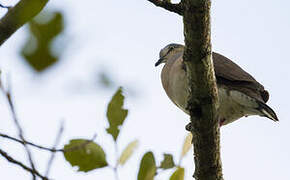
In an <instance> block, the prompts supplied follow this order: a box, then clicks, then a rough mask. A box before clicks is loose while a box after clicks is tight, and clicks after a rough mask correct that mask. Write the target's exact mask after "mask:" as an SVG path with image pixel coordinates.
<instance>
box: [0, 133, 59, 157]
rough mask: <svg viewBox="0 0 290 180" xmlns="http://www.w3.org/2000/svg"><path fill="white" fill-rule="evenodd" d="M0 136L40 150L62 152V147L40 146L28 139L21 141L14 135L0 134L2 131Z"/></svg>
mask: <svg viewBox="0 0 290 180" xmlns="http://www.w3.org/2000/svg"><path fill="white" fill-rule="evenodd" d="M0 137H3V138H7V139H10V140H13V141H15V142H18V143H20V144H22V145H24V144H27V145H30V146H33V147H35V148H38V149H41V150H46V151H50V152H53V153H54V152H63V149H51V148H47V147H44V146H40V145H37V144H34V143H32V142H28V141H25V142H24V141H21V140H19V139H17V138H14V137H11V136H8V135H6V134H2V133H0Z"/></svg>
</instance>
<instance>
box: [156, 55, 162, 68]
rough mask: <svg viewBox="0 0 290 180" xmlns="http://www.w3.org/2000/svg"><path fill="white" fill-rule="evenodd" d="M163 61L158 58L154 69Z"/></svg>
mask: <svg viewBox="0 0 290 180" xmlns="http://www.w3.org/2000/svg"><path fill="white" fill-rule="evenodd" d="M163 60H164V58H163V57H162V58H160V59H159V60H158V61H157V62H156V63H155V67H156V66H158V65H159V64H161V63H162V61H163Z"/></svg>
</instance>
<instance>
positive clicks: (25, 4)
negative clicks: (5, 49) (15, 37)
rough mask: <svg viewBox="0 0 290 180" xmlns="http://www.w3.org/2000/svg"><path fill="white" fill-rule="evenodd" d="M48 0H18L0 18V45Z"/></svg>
mask: <svg viewBox="0 0 290 180" xmlns="http://www.w3.org/2000/svg"><path fill="white" fill-rule="evenodd" d="M47 2H48V0H20V1H19V2H18V3H17V4H16V5H15V6H14V7H12V8H10V9H9V11H8V12H7V14H6V15H5V16H4V17H3V18H2V19H1V20H0V46H1V45H2V44H3V43H4V42H5V41H6V40H7V39H8V38H9V37H10V36H11V35H12V34H13V33H15V32H16V31H17V30H18V29H19V28H20V27H21V26H22V25H24V24H25V23H27V22H28V21H29V20H31V19H32V18H33V17H34V16H36V15H37V14H38V13H39V12H40V11H41V10H42V9H43V7H44V6H45V5H46V3H47Z"/></svg>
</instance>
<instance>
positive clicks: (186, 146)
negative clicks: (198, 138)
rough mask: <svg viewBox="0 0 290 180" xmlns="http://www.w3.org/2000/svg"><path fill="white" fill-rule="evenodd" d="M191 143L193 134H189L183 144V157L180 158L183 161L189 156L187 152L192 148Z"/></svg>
mask: <svg viewBox="0 0 290 180" xmlns="http://www.w3.org/2000/svg"><path fill="white" fill-rule="evenodd" d="M191 142H192V134H191V133H188V135H187V136H186V138H185V140H184V143H183V147H182V152H181V157H180V158H181V159H182V158H183V157H184V156H185V155H186V154H187V152H188V151H189V150H190V148H191V147H192V145H191Z"/></svg>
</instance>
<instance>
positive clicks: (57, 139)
mask: <svg viewBox="0 0 290 180" xmlns="http://www.w3.org/2000/svg"><path fill="white" fill-rule="evenodd" d="M63 129H64V127H63V122H62V123H61V125H60V128H59V131H58V133H57V136H56V138H55V141H54V145H53V146H52V150H56V147H57V145H58V144H59V142H60V139H61V136H62V133H63ZM54 157H55V153H52V154H51V156H50V158H49V160H48V162H47V168H46V172H45V176H47V177H48V174H49V171H50V168H51V165H52V163H53V160H54Z"/></svg>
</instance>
